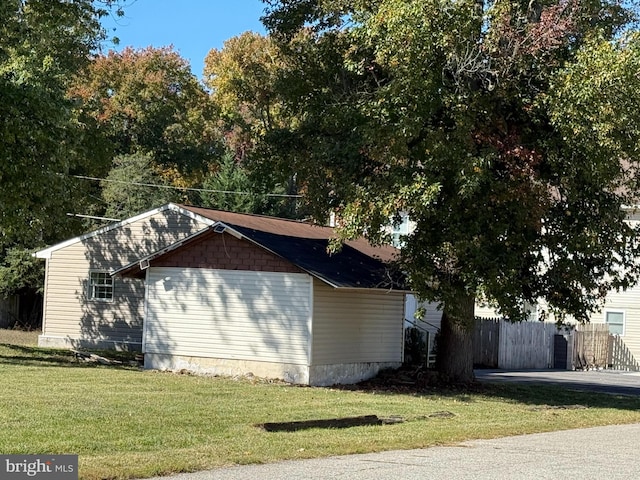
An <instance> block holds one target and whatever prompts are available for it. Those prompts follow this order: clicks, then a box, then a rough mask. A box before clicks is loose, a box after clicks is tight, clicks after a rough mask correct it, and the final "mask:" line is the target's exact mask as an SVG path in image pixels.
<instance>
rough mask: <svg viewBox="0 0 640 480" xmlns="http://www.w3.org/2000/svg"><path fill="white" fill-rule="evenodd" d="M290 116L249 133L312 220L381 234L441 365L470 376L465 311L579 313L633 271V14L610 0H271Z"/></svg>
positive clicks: (459, 376) (281, 85)
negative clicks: (437, 333)
mask: <svg viewBox="0 0 640 480" xmlns="http://www.w3.org/2000/svg"><path fill="white" fill-rule="evenodd" d="M267 3H269V4H270V10H269V12H268V15H267V16H266V17H265V23H266V25H267V26H268V27H269V28H270V30H271V35H272V38H274V39H277V40H278V41H279V44H280V48H281V52H282V55H286V61H285V62H284V63H283V67H282V69H281V70H280V76H279V79H278V81H277V82H276V85H278V87H277V90H278V92H279V98H280V100H281V101H282V105H283V112H286V114H287V115H290V116H291V117H292V118H296V122H291V123H290V124H288V125H286V126H284V127H283V128H281V129H278V130H272V131H270V132H268V133H267V134H266V135H265V136H264V137H263V142H262V144H261V148H262V152H263V153H264V157H263V161H264V163H265V164H266V165H269V166H270V167H271V168H274V167H275V168H279V169H290V170H292V171H295V172H297V173H298V175H299V178H300V179H302V180H303V181H304V182H305V184H304V191H305V195H306V197H305V198H306V199H307V201H308V202H309V204H310V206H311V207H312V208H313V211H314V212H315V215H316V216H317V217H318V218H319V219H323V218H326V216H327V213H328V211H330V210H332V211H336V212H338V213H339V215H340V218H341V225H342V235H343V236H344V237H345V238H346V237H351V236H356V235H361V234H364V235H367V236H368V237H369V238H370V239H371V240H372V241H374V242H384V241H387V240H388V238H386V234H385V231H388V229H387V230H385V225H388V223H389V222H390V221H394V220H395V219H398V218H399V215H400V214H401V213H407V214H408V215H409V216H410V217H411V218H412V220H414V221H415V222H416V228H415V230H414V231H413V232H412V233H411V234H410V235H408V236H407V238H405V239H404V245H405V247H404V248H403V250H402V258H401V263H402V265H403V267H404V269H405V270H406V272H407V273H408V275H409V278H410V281H411V285H412V287H413V289H414V290H415V291H416V292H417V293H418V294H419V296H420V297H421V298H422V299H425V300H430V301H436V302H439V303H440V305H441V307H442V309H443V318H442V332H441V333H442V334H441V342H440V344H439V354H440V362H439V365H440V368H441V372H442V373H443V374H444V375H446V377H448V378H449V379H450V380H453V381H470V380H471V379H472V378H473V370H472V351H473V350H472V348H471V347H472V327H473V321H474V304H475V302H476V300H477V299H478V298H480V297H483V298H485V299H487V300H489V301H491V302H492V303H494V304H495V305H496V306H497V307H498V309H499V310H500V311H501V312H502V313H503V314H504V315H505V316H507V317H508V318H511V319H513V320H518V319H520V318H522V317H523V316H524V312H523V309H524V305H525V303H526V302H537V301H538V300H539V299H545V300H546V305H548V308H549V311H550V312H553V313H556V314H558V315H564V314H571V315H573V316H574V317H575V318H577V319H579V320H585V319H587V318H588V316H589V313H590V312H592V311H593V310H595V309H597V308H598V307H599V305H600V304H601V302H602V300H603V298H604V296H605V295H606V292H607V291H609V290H610V289H612V288H625V287H627V286H629V285H631V284H632V283H633V282H634V281H635V279H636V277H637V273H638V272H637V267H636V266H635V261H636V259H637V255H638V253H640V252H638V234H637V231H636V230H635V229H634V228H633V227H632V226H631V225H629V224H627V223H625V221H624V220H625V212H624V211H623V207H624V205H630V204H632V203H633V201H634V199H635V177H636V176H635V168H636V166H637V163H638V160H639V159H638V146H639V145H640V135H639V133H640V132H639V131H638V125H640V118H638V116H639V109H638V98H639V94H638V92H639V91H640V90H639V87H640V78H639V77H638V44H639V39H638V35H637V33H635V32H634V31H633V25H634V23H633V19H634V18H633V14H634V11H633V10H631V9H629V8H625V7H623V6H622V5H621V4H620V2H616V1H609V0H587V1H581V2H577V1H573V0H540V1H538V0H534V1H528V0H527V1H514V0H495V1H493V2H482V1H477V0H468V1H467V0H462V1H450V0H375V1H369V0H363V1H359V0H354V1H344V0H323V1H320V0H287V1H284V0H282V1H277V0H273V1H269V2H267Z"/></svg>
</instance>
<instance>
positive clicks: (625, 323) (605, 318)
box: [604, 309, 627, 337]
mask: <svg viewBox="0 0 640 480" xmlns="http://www.w3.org/2000/svg"><path fill="white" fill-rule="evenodd" d="M610 313H618V314H622V333H611V327H609V333H611V335H620V336H621V337H624V332H625V329H626V325H627V314H626V312H625V311H624V310H614V309H608V310H605V311H604V323H605V324H606V325H607V326H609V325H618V324H617V323H614V324H611V323H609V322H608V321H607V318H608V315H609V314H610Z"/></svg>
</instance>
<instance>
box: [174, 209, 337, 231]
mask: <svg viewBox="0 0 640 480" xmlns="http://www.w3.org/2000/svg"><path fill="white" fill-rule="evenodd" d="M175 205H177V206H179V207H181V208H184V209H186V210H189V211H190V212H191V213H197V212H194V211H193V210H191V209H195V208H197V209H200V210H209V211H211V212H222V213H230V214H232V215H245V216H247V217H255V218H265V219H268V220H279V221H282V222H291V223H296V224H298V225H310V226H314V227H325V228H333V227H331V226H329V225H321V224H319V223H311V221H312V219H303V220H296V219H294V218H283V217H276V216H274V215H263V214H259V213H245V212H233V211H231V210H223V209H220V208H211V207H200V206H198V205H188V204H186V203H176V204H175Z"/></svg>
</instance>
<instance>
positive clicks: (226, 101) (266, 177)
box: [204, 32, 304, 218]
mask: <svg viewBox="0 0 640 480" xmlns="http://www.w3.org/2000/svg"><path fill="white" fill-rule="evenodd" d="M284 59H285V57H283V56H282V55H281V54H280V51H279V49H278V48H277V44H276V43H275V42H274V41H273V40H272V39H271V38H270V37H268V36H263V35H260V34H257V33H254V32H245V33H243V34H241V35H238V36H237V37H233V38H230V39H228V40H227V41H225V42H224V46H223V48H222V49H220V50H218V49H212V50H211V51H210V52H209V54H208V55H207V57H206V58H205V67H204V82H205V84H206V85H207V87H208V88H209V90H210V92H211V99H212V101H213V102H214V103H215V105H216V106H217V107H218V109H219V111H220V128H221V129H222V132H223V136H224V141H225V146H226V148H227V150H228V151H230V152H232V153H233V155H234V161H233V163H232V164H227V163H225V164H224V165H223V166H222V170H221V171H220V172H214V173H212V176H210V177H209V179H208V182H209V184H211V183H212V182H213V183H218V182H223V183H228V181H229V180H230V176H229V171H228V169H229V167H232V168H233V172H234V173H233V175H234V176H238V175H241V176H246V180H243V181H246V182H247V184H246V188H245V189H246V190H249V191H252V192H270V193H272V194H274V193H275V194H280V195H290V197H276V196H261V197H260V198H261V199H260V200H259V201H258V200H256V201H251V202H249V203H251V205H252V206H251V207H250V209H252V210H253V211H254V213H263V214H272V215H276V216H280V217H289V218H299V217H300V216H302V215H303V214H304V212H303V211H301V210H300V208H299V207H300V205H299V203H298V202H297V201H296V199H295V196H296V195H297V194H298V193H299V192H298V187H299V185H298V182H297V177H296V175H295V173H293V172H291V171H289V170H274V169H270V168H265V169H262V168H259V167H260V164H257V163H256V162H254V161H253V160H254V156H255V150H256V144H257V143H258V141H259V139H260V138H261V137H263V136H264V135H265V134H267V133H268V132H270V131H272V130H274V129H281V128H283V127H284V126H286V125H288V124H289V123H290V122H295V118H294V117H292V116H290V115H288V114H285V113H284V112H283V104H282V102H281V100H280V98H279V95H278V85H277V83H278V78H279V72H280V71H281V70H282V68H283V61H284ZM229 161H231V160H229ZM222 189H223V190H224V189H225V188H222ZM227 190H228V189H227ZM229 195H230V194H227V197H228V198H227V199H226V200H223V199H222V198H218V199H217V200H216V202H220V201H222V202H223V203H225V204H226V202H229V201H230V197H229ZM247 201H248V199H245V200H244V201H243V202H241V203H243V204H245V205H244V206H243V207H241V208H247V206H246V203H247ZM232 203H233V202H232ZM238 207H240V205H238Z"/></svg>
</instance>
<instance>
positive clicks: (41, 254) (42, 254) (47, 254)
mask: <svg viewBox="0 0 640 480" xmlns="http://www.w3.org/2000/svg"><path fill="white" fill-rule="evenodd" d="M165 210H173V211H174V212H178V213H180V214H182V215H185V216H187V217H189V218H191V219H193V220H197V221H199V222H202V223H205V224H207V225H212V224H214V223H215V222H214V221H213V220H211V219H209V218H205V217H202V216H200V215H197V214H195V213H193V212H191V211H189V210H185V209H184V208H182V207H179V206H178V205H176V204H175V203H167V204H165V205H162V206H161V207H158V208H154V209H153V210H149V211H147V212H143V213H141V214H139V215H136V216H134V217H131V218H127V219H125V220H121V221H119V222H117V223H112V224H111V225H107V226H106V227H102V228H99V229H98V230H93V231H92V232H88V233H85V234H83V235H80V236H78V237H74V238H70V239H69V240H65V241H64V242H60V243H57V244H55V245H52V246H51V247H48V248H45V249H43V250H39V251H37V252H35V253H34V254H33V256H34V257H36V258H51V254H52V253H53V252H55V251H57V250H60V249H62V248H65V247H68V246H70V245H73V244H75V243H78V242H82V241H84V240H87V239H89V238H92V237H95V236H97V235H102V234H103V233H106V232H110V231H111V230H115V229H116V228H121V227H123V226H125V225H129V224H131V223H134V222H137V221H138V220H142V219H144V218H147V217H150V216H152V215H156V214H157V213H160V212H163V211H165Z"/></svg>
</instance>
